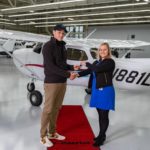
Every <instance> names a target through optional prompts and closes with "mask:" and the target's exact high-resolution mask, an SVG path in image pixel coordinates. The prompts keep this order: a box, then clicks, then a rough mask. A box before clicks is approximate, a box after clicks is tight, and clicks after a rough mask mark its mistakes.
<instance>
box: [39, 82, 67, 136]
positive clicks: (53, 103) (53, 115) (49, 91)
mask: <svg viewBox="0 0 150 150" xmlns="http://www.w3.org/2000/svg"><path fill="white" fill-rule="evenodd" d="M44 91H45V102H44V108H43V112H42V117H41V131H40V133H41V137H44V136H46V135H47V132H49V133H50V134H53V133H55V132H56V121H57V116H58V114H59V110H60V108H61V105H62V102H63V99H64V95H65V92H66V83H45V84H44Z"/></svg>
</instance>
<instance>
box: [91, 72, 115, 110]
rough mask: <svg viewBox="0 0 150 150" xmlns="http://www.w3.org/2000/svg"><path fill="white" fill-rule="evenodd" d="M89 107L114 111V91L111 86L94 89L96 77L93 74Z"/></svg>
mask: <svg viewBox="0 0 150 150" xmlns="http://www.w3.org/2000/svg"><path fill="white" fill-rule="evenodd" d="M90 107H96V108H100V109H102V110H115V90H114V87H113V86H106V87H103V88H99V89H96V76H95V73H94V72H93V82H92V95H91V100H90Z"/></svg>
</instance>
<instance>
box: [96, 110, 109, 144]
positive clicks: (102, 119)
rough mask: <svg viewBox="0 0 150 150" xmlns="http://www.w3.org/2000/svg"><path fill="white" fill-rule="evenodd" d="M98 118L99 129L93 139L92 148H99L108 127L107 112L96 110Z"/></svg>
mask: <svg viewBox="0 0 150 150" xmlns="http://www.w3.org/2000/svg"><path fill="white" fill-rule="evenodd" d="M97 112H98V116H99V128H100V132H99V135H98V136H97V137H96V138H95V141H96V142H95V143H94V146H100V145H102V144H103V142H104V141H105V139H106V131H107V129H108V126H109V110H102V109H98V108H97Z"/></svg>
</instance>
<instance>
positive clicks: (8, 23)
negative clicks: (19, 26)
mask: <svg viewBox="0 0 150 150" xmlns="http://www.w3.org/2000/svg"><path fill="white" fill-rule="evenodd" d="M0 24H7V25H16V24H15V23H10V22H0Z"/></svg>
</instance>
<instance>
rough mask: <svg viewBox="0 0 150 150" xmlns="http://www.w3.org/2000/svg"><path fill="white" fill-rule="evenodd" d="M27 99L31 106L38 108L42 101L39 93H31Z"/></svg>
mask: <svg viewBox="0 0 150 150" xmlns="http://www.w3.org/2000/svg"><path fill="white" fill-rule="evenodd" d="M29 99H30V102H31V104H32V105H33V106H40V105H41V104H42V101H43V96H42V94H41V92H39V91H32V92H31V93H30V96H29Z"/></svg>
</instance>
